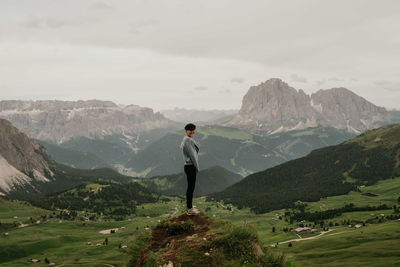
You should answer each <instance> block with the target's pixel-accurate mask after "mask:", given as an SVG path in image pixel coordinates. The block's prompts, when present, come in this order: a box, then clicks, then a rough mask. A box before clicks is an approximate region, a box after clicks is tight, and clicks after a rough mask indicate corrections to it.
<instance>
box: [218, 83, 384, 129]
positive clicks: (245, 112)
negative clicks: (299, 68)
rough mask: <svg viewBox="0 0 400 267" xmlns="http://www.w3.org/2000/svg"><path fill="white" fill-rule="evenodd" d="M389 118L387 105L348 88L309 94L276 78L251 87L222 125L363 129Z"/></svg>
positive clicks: (373, 126) (259, 127)
mask: <svg viewBox="0 0 400 267" xmlns="http://www.w3.org/2000/svg"><path fill="white" fill-rule="evenodd" d="M388 122H390V115H389V113H388V112H387V111H386V109H385V108H382V107H377V106H375V105H374V104H372V103H370V102H368V101H367V100H365V99H364V98H362V97H360V96H358V95H356V94H354V93H353V92H351V91H350V90H347V89H345V88H333V89H329V90H319V91H318V92H316V93H314V94H312V95H311V96H309V95H307V94H305V93H304V91H303V90H301V89H300V90H298V91H297V90H296V89H294V88H293V87H290V86H289V85H288V84H287V83H285V82H283V81H282V80H281V79H277V78H273V79H270V80H268V81H266V82H263V83H261V84H259V85H257V86H252V87H250V89H249V91H248V92H247V93H246V95H245V96H244V97H243V100H242V106H241V109H240V110H239V113H238V114H237V115H236V116H234V117H233V118H232V119H231V120H229V121H227V122H225V123H224V124H223V125H225V126H234V127H239V128H243V129H247V130H250V131H252V132H255V133H262V134H273V133H277V132H286V131H290V130H300V129H305V128H308V127H315V126H318V125H322V126H331V127H334V128H338V129H346V130H348V131H349V132H353V133H360V132H363V131H365V130H367V129H371V128H375V127H378V126H380V125H382V124H385V123H388Z"/></svg>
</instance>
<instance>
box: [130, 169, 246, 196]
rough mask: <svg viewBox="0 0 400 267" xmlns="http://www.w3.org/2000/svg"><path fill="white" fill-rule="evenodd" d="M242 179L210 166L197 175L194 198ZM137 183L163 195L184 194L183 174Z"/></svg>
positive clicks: (222, 188) (153, 178) (185, 184)
mask: <svg viewBox="0 0 400 267" xmlns="http://www.w3.org/2000/svg"><path fill="white" fill-rule="evenodd" d="M242 178H243V177H242V176H241V175H239V174H236V173H232V172H230V171H228V170H227V169H224V168H222V167H220V166H212V167H210V168H207V169H205V170H203V171H201V172H199V173H198V175H197V177H196V188H195V191H194V196H204V195H207V194H210V193H214V192H218V191H221V190H224V189H225V188H227V187H228V186H230V185H232V184H234V183H236V182H239V181H240V180H241V179H242ZM137 181H138V182H139V183H141V184H142V185H144V186H146V187H148V188H150V189H153V190H155V191H158V192H160V193H161V194H163V195H185V194H186V187H187V181H186V174H185V173H184V172H181V173H177V174H172V175H161V176H154V177H150V178H143V179H138V180H137Z"/></svg>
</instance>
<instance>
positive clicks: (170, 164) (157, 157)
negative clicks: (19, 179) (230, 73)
mask: <svg viewBox="0 0 400 267" xmlns="http://www.w3.org/2000/svg"><path fill="white" fill-rule="evenodd" d="M183 135H184V132H183V130H182V131H175V132H171V133H168V134H166V135H165V136H163V137H162V138H160V139H159V140H156V141H154V142H153V143H151V144H150V145H149V146H148V147H146V148H145V149H144V150H143V151H140V152H138V153H137V154H136V155H134V156H133V157H132V158H131V159H130V160H129V161H128V162H127V164H126V167H127V168H129V171H131V172H133V173H136V174H137V176H141V177H151V176H158V175H168V174H175V173H178V172H181V171H182V164H183V160H182V151H181V150H180V149H179V144H180V142H181V141H182V138H183ZM354 136H355V135H354V134H351V133H348V132H346V131H344V130H338V129H335V128H332V127H317V128H308V129H305V130H298V131H291V132H288V133H279V134H274V135H269V136H265V135H255V134H250V133H247V132H245V131H243V130H240V129H237V128H233V127H223V126H218V125H205V126H198V127H197V128H196V134H195V136H194V137H193V138H194V139H195V140H196V141H197V142H198V143H199V144H200V146H201V147H200V151H199V162H200V167H201V169H202V170H204V169H207V168H209V167H212V166H214V165H219V166H221V167H223V168H225V169H227V170H229V171H231V172H235V173H238V174H240V175H242V176H246V175H248V174H250V173H253V172H257V171H261V170H265V169H267V168H270V167H273V166H276V165H278V164H281V163H283V162H285V161H288V160H291V159H295V158H298V157H301V156H304V155H306V154H308V153H309V152H310V151H311V150H313V149H316V148H320V147H324V146H328V145H335V144H339V143H341V142H343V141H345V140H348V139H350V138H352V137H354Z"/></svg>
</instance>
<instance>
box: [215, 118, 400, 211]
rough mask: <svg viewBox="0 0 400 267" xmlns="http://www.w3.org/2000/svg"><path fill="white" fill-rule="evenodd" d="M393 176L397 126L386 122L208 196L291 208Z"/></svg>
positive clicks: (398, 157)
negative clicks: (302, 202)
mask: <svg viewBox="0 0 400 267" xmlns="http://www.w3.org/2000/svg"><path fill="white" fill-rule="evenodd" d="M398 176H400V124H390V125H385V126H382V127H380V128H377V129H374V130H368V131H366V132H364V133H363V134H361V135H359V136H357V137H356V138H354V139H351V140H348V141H345V142H343V143H341V144H339V145H336V146H329V147H325V148H320V149H317V150H314V151H312V152H311V153H310V154H308V155H307V156H305V157H302V158H299V159H295V160H292V161H289V162H286V163H283V164H280V165H278V166H275V167H273V168H270V169H267V170H264V171H261V172H257V173H254V174H251V175H249V176H247V177H245V178H244V179H243V180H241V181H240V182H238V183H236V184H234V185H232V186H230V187H228V188H227V189H225V190H223V191H221V192H218V193H214V194H211V195H210V198H213V199H216V200H224V201H225V202H228V203H233V204H235V205H238V206H239V207H244V206H247V207H251V209H252V210H254V211H255V212H258V213H264V212H268V211H271V210H275V209H281V208H286V207H290V206H293V204H294V202H296V201H317V200H319V199H320V198H322V197H327V196H334V195H342V194H346V193H348V192H349V191H351V190H357V186H362V185H372V184H375V183H376V182H377V181H379V180H382V179H390V178H393V177H398Z"/></svg>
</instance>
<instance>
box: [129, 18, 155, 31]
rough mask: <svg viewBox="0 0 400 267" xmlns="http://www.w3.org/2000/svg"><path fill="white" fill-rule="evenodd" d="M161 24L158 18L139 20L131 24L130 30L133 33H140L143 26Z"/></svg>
mask: <svg viewBox="0 0 400 267" xmlns="http://www.w3.org/2000/svg"><path fill="white" fill-rule="evenodd" d="M159 24H160V21H159V20H156V19H147V20H138V21H135V22H133V23H131V24H130V29H129V32H130V33H133V34H138V33H140V30H141V29H143V28H146V27H151V26H156V25H159Z"/></svg>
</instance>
